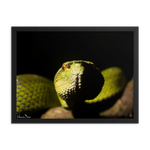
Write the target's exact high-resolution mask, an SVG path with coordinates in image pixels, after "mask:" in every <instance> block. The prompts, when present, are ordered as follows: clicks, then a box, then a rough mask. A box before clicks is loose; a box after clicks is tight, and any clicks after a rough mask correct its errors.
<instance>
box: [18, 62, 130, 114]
mask: <svg viewBox="0 0 150 150" xmlns="http://www.w3.org/2000/svg"><path fill="white" fill-rule="evenodd" d="M126 83H127V79H126V76H125V74H124V72H123V70H122V69H120V68H119V67H110V68H106V69H104V70H102V71H100V70H99V69H98V68H97V67H96V66H95V65H94V63H93V62H91V61H85V60H74V61H68V62H65V63H63V64H62V66H61V68H60V69H59V70H58V71H57V73H56V74H55V76H54V81H51V80H49V79H47V78H45V77H42V76H40V75H36V74H22V75H17V77H16V114H23V113H32V112H36V111H38V110H42V109H46V108H51V107H56V106H62V107H65V108H69V109H76V108H78V107H80V106H82V104H83V103H87V104H89V105H90V104H92V103H99V102H101V101H104V100H106V99H108V98H110V97H112V96H114V95H116V94H117V93H119V92H121V91H123V89H124V88H125V85H126Z"/></svg>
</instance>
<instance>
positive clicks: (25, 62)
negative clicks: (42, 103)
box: [17, 31, 133, 80]
mask: <svg viewBox="0 0 150 150" xmlns="http://www.w3.org/2000/svg"><path fill="white" fill-rule="evenodd" d="M80 59H81V60H89V61H92V62H94V64H95V65H96V66H97V67H98V68H99V69H100V70H103V69H105V68H108V67H112V66H118V67H121V68H122V69H123V70H124V72H125V74H126V76H127V79H128V80H130V79H131V78H132V76H133V32H127V31H123V32H120V31H118V32H114V31H113V32H112V31H111V32H110V31H109V32H102V31H99V32H95V31H91V32H87V31H85V32H79V31H78V32H77V31H74V32H71V31H68V32H59V31H57V32H43V31H39V32H33V31H32V32H27V31H24V32H22V31H18V32H17V75H18V74H25V73H34V74H39V75H42V76H44V77H47V78H49V79H51V80H53V78H54V75H55V73H56V72H57V70H58V69H59V68H60V67H61V65H62V64H63V63H64V62H66V61H71V60H80Z"/></svg>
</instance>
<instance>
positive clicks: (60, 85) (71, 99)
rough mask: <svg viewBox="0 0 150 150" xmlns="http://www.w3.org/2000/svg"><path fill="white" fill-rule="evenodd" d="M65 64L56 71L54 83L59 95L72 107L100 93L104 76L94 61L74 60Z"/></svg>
mask: <svg viewBox="0 0 150 150" xmlns="http://www.w3.org/2000/svg"><path fill="white" fill-rule="evenodd" d="M64 66H65V67H66V68H65V69H64ZM64 66H63V68H60V69H59V70H58V72H57V73H56V75H55V78H54V85H55V89H56V92H57V94H58V96H59V97H60V98H61V99H62V100H65V101H66V103H67V104H68V106H69V108H70V109H75V108H76V107H77V106H78V105H80V104H83V103H84V101H85V100H90V99H93V98H95V97H96V96H97V95H98V94H99V93H100V91H101V89H102V86H103V84H104V78H103V76H102V74H101V72H100V71H99V69H98V68H96V67H95V65H94V64H93V63H92V62H88V61H83V60H82V61H72V62H67V63H64ZM68 66H69V68H68Z"/></svg>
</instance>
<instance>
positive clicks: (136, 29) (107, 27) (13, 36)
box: [9, 24, 141, 126]
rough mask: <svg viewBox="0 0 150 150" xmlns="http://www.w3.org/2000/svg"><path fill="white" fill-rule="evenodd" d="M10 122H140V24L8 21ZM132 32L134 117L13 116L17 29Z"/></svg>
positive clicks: (114, 123) (70, 123)
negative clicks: (70, 117) (46, 117)
mask: <svg viewBox="0 0 150 150" xmlns="http://www.w3.org/2000/svg"><path fill="white" fill-rule="evenodd" d="M9 29H10V30H9V36H10V42H9V43H10V100H9V111H10V112H9V124H10V125H45V126H46V125H137V126H140V125H141V24H50V25H48V24H10V25H9ZM20 31H21V32H22V31H23V32H28V31H32V32H43V31H44V32H47V31H58V32H59V31H60V32H62V31H63V32H72V31H73V32H78V31H82V32H83V31H84V32H86V31H88V32H89V31H94V32H99V31H107V32H112V31H117V32H120V31H124V32H128V31H131V32H133V35H134V37H133V39H134V40H133V45H134V46H133V48H134V55H133V56H134V59H133V74H134V109H133V111H134V117H133V118H107V119H106V118H99V119H93V118H92V119H35V118H30V119H18V118H16V72H17V70H16V65H17V62H16V60H17V56H16V49H17V32H20Z"/></svg>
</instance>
